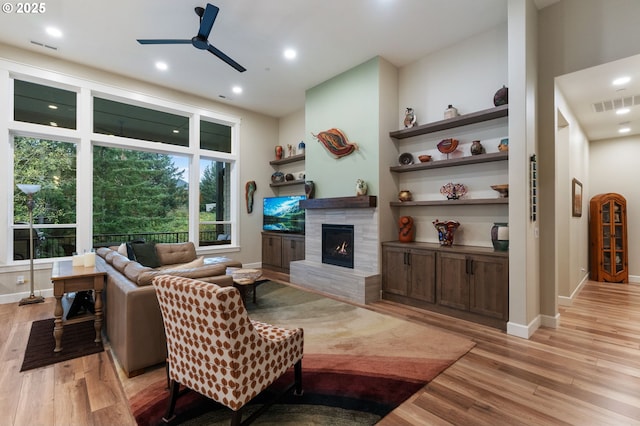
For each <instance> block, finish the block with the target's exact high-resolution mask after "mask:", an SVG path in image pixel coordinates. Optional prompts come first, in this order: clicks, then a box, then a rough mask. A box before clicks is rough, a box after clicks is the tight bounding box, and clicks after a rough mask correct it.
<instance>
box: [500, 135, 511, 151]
mask: <svg viewBox="0 0 640 426" xmlns="http://www.w3.org/2000/svg"><path fill="white" fill-rule="evenodd" d="M498 151H501V152H503V151H509V139H507V138H505V139H502V140H501V141H500V143H499V144H498Z"/></svg>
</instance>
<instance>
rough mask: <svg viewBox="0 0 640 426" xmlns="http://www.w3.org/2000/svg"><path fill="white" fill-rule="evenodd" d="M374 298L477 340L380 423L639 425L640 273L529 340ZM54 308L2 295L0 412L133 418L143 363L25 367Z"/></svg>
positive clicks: (17, 421) (117, 420)
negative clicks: (36, 324)
mask: <svg viewBox="0 0 640 426" xmlns="http://www.w3.org/2000/svg"><path fill="white" fill-rule="evenodd" d="M265 276H266V277H268V278H270V279H274V280H276V281H281V282H284V283H287V282H288V278H289V277H288V276H287V275H286V274H280V273H274V272H270V271H265ZM258 297H259V295H258ZM368 307H369V308H370V309H373V310H376V311H379V312H383V313H387V314H390V315H393V316H397V317H400V318H404V319H406V320H408V321H412V322H417V323H424V324H429V325H431V326H435V327H439V328H441V329H444V330H446V331H449V332H451V333H455V334H459V335H462V336H466V337H468V338H470V339H472V340H473V341H474V342H475V343H476V346H475V347H474V348H473V349H472V350H471V351H470V352H469V353H468V354H467V355H465V356H464V357H462V358H461V359H460V360H459V361H458V362H456V363H455V364H454V365H453V366H451V367H450V368H448V369H447V370H445V371H444V372H443V373H442V374H440V375H439V376H438V377H437V378H436V379H435V380H433V381H432V382H431V383H429V384H428V385H427V386H425V387H424V388H423V389H422V390H421V391H420V392H418V393H416V394H415V395H413V396H412V397H411V398H409V400H407V401H405V403H404V404H402V405H401V406H400V407H398V408H397V409H396V410H394V411H393V412H392V413H390V414H389V415H388V416H387V417H385V418H384V419H383V420H382V421H380V423H379V424H380V425H383V426H384V425H427V424H429V425H452V424H453V425H563V424H567V425H632V424H638V425H640V286H638V285H633V284H631V285H627V284H607V283H596V282H588V283H587V284H586V285H585V287H584V288H583V289H582V291H581V292H580V294H579V295H578V297H577V298H576V300H575V301H574V303H573V305H572V306H570V307H562V308H561V309H560V315H561V316H560V326H559V328H557V329H548V328H541V329H540V330H538V331H537V332H536V333H535V334H534V335H533V336H532V338H531V339H529V340H524V339H519V338H517V337H511V336H507V335H506V334H505V333H504V332H501V331H499V330H495V329H492V328H488V327H484V326H481V325H477V324H473V323H469V322H465V321H461V320H457V319H452V318H450V317H446V316H442V315H439V314H434V313H430V312H424V311H421V310H419V309H414V308H409V307H406V306H403V305H399V304H395V303H391V302H386V301H381V302H377V303H375V304H372V305H370V306H368ZM52 313H53V299H48V300H47V301H46V302H45V303H44V304H39V305H31V306H20V307H19V306H18V305H17V303H15V304H5V305H0V324H2V325H1V326H0V361H1V363H2V368H1V369H0V412H1V413H3V415H2V421H0V424H3V425H5V424H6V425H20V426H23V425H24V426H26V425H42V426H49V425H55V426H57V425H124V426H126V425H135V421H134V420H133V418H132V416H131V413H130V411H129V407H128V404H127V399H126V396H125V395H126V394H127V393H130V392H137V391H139V390H140V389H144V387H145V386H146V385H147V382H148V381H147V380H145V376H146V374H143V375H141V376H137V377H134V378H132V379H127V378H124V377H123V375H122V374H119V373H121V372H119V371H118V367H117V363H114V361H113V359H112V358H111V356H110V354H109V352H103V353H100V354H95V355H90V356H87V357H83V358H80V359H76V360H72V361H68V362H63V363H59V364H56V365H53V366H50V367H44V368H40V369H36V370H32V371H28V372H24V373H20V372H19V370H20V366H21V363H22V356H23V351H24V347H25V345H26V341H27V338H28V335H29V331H30V328H31V322H32V321H34V320H39V319H44V318H48V317H51V316H52ZM160 370H162V368H160V369H158V370H156V371H155V372H154V373H153V374H163V372H162V371H160ZM118 377H119V378H120V380H119V379H118Z"/></svg>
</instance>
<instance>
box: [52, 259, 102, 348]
mask: <svg viewBox="0 0 640 426" xmlns="http://www.w3.org/2000/svg"><path fill="white" fill-rule="evenodd" d="M106 280H107V273H106V272H105V271H102V270H100V269H99V267H98V266H97V265H96V266H90V267H88V268H85V267H83V266H75V267H74V266H72V263H71V261H70V260H68V261H61V262H56V263H55V264H54V266H53V272H52V274H51V281H52V283H53V296H54V297H55V298H56V306H55V310H54V312H53V316H54V317H55V320H54V326H53V337H54V338H55V340H56V347H55V349H54V350H53V351H54V352H60V351H61V350H62V333H63V328H64V324H65V323H66V324H73V323H76V322H82V321H89V320H92V319H93V320H94V327H95V329H96V338H95V340H94V342H96V343H100V342H102V290H104V286H105V281H106ZM83 290H93V291H94V293H95V313H94V314H93V315H90V314H87V315H82V316H80V317H77V318H73V319H70V320H66V321H64V322H63V320H62V317H63V315H64V309H63V308H62V296H64V294H65V293H71V292H77V291H83Z"/></svg>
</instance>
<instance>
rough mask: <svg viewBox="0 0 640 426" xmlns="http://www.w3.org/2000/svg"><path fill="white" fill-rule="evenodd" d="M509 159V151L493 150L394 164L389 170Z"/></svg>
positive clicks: (419, 168) (431, 167)
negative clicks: (486, 152) (434, 159)
mask: <svg viewBox="0 0 640 426" xmlns="http://www.w3.org/2000/svg"><path fill="white" fill-rule="evenodd" d="M508 159H509V151H504V152H493V153H490V154H480V155H470V156H468V157H460V158H450V159H448V160H438V161H427V162H426V163H416V164H409V165H406V166H392V167H389V170H391V171H392V172H396V173H405V172H415V171H418V170H429V169H440V168H443V167H454V166H464V165H468V164H478V163H490V162H492V161H504V160H508Z"/></svg>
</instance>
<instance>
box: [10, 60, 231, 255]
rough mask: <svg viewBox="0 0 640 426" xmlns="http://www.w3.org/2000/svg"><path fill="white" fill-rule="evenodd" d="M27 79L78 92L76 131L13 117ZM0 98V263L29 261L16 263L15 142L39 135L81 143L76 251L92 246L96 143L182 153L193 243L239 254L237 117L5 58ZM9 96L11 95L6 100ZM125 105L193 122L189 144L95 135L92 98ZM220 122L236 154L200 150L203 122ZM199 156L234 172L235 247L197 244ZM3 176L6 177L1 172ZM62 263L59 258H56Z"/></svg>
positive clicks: (201, 250) (200, 249) (212, 251)
mask: <svg viewBox="0 0 640 426" xmlns="http://www.w3.org/2000/svg"><path fill="white" fill-rule="evenodd" d="M15 79H17V80H23V81H28V82H33V83H37V84H42V85H46V86H51V87H55V88H60V89H64V90H70V91H74V92H76V94H77V103H76V115H77V117H76V129H66V128H60V127H53V126H47V125H41V124H33V123H27V122H18V121H15V120H14V118H13V109H14V90H13V87H14V85H13V81H14V80H15ZM0 82H1V83H0V98H4V99H6V100H7V102H4V105H2V106H0V128H3V127H4V128H5V129H6V131H5V132H0V155H1V156H4V157H5V158H6V159H7V160H6V161H7V163H6V164H8V166H10V167H7V170H6V171H5V172H4V173H5V177H6V178H7V179H5V182H8V183H9V184H10V185H7V187H6V188H2V189H0V197H2V198H4V199H6V200H7V201H8V202H7V203H6V208H5V209H3V211H2V212H0V221H4V222H5V224H6V225H5V226H4V227H1V228H0V238H2V239H4V241H6V244H4V245H1V246H0V265H2V264H5V265H10V264H20V263H22V262H25V261H22V260H20V261H14V260H13V226H12V225H13V224H12V222H13V211H14V206H13V194H14V188H13V187H14V186H15V183H14V182H13V180H14V179H13V174H14V170H13V167H14V164H13V155H14V154H13V151H14V148H13V147H14V145H13V138H14V137H15V136H26V137H39V138H45V139H52V140H59V141H62V142H71V143H75V144H76V164H77V167H76V223H75V228H76V249H77V251H78V252H82V251H83V250H90V249H91V247H92V245H93V243H92V241H93V223H92V222H93V179H94V171H93V147H94V146H95V145H102V146H111V147H117V148H125V149H135V150H146V151H151V152H158V153H163V154H171V155H180V156H186V157H188V158H189V183H190V184H189V207H188V208H189V240H190V241H193V242H194V243H195V244H196V247H197V251H198V253H199V254H215V253H220V252H232V251H239V250H240V247H239V242H240V235H239V220H240V215H239V211H240V204H241V197H240V193H239V186H240V185H239V179H240V176H239V167H238V163H239V158H238V153H239V136H240V125H241V119H240V117H237V116H232V115H228V114H225V113H221V112H218V111H215V110H212V109H210V108H202V107H198V106H193V105H189V104H185V103H180V102H177V101H172V100H168V99H166V98H160V97H158V96H154V95H150V94H143V93H140V92H137V91H133V90H129V89H124V88H119V87H115V86H108V85H106V84H102V83H98V82H95V81H90V80H85V79H82V78H75V77H71V76H68V75H63V74H58V73H55V72H51V71H45V70H41V69H38V68H34V67H31V66H28V65H22V64H16V63H13V62H8V61H4V60H1V59H0ZM4 95H6V96H4ZM94 96H98V97H101V98H104V99H109V100H114V101H117V102H123V103H127V104H131V105H135V106H140V107H144V108H150V109H154V110H158V111H162V112H169V113H172V114H177V115H183V116H185V117H188V119H189V145H188V146H187V147H182V146H178V145H171V144H167V143H161V142H151V141H145V140H138V139H131V138H121V137H117V136H110V135H103V134H98V133H94V132H93V97H94ZM201 119H202V120H205V121H210V122H215V123H218V124H223V125H228V126H229V127H231V152H230V153H224V152H217V151H210V150H205V149H201V148H200V120H201ZM200 157H203V158H207V159H214V160H216V161H225V162H228V163H230V164H231V168H230V176H229V179H230V197H231V206H230V220H229V221H225V223H226V222H228V223H230V225H231V233H232V239H231V242H230V244H224V245H214V246H203V247H199V246H198V238H197V236H198V234H197V233H198V230H199V211H198V209H199V202H198V198H199V184H195V185H194V184H193V183H194V182H197V183H199V175H200V170H199V163H200ZM0 174H1V173H0ZM52 259H54V258H44V259H37V261H40V262H43V263H44V262H51V261H52ZM55 259H60V258H55Z"/></svg>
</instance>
